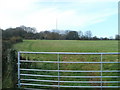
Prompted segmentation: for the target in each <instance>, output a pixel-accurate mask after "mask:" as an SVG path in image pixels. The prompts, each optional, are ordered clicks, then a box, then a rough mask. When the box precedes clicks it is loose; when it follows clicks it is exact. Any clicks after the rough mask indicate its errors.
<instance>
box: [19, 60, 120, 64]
mask: <svg viewBox="0 0 120 90" xmlns="http://www.w3.org/2000/svg"><path fill="white" fill-rule="evenodd" d="M20 62H43V63H95V64H97V63H98V64H100V63H120V62H65V61H60V62H58V61H31V60H20Z"/></svg>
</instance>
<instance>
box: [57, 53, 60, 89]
mask: <svg viewBox="0 0 120 90" xmlns="http://www.w3.org/2000/svg"><path fill="white" fill-rule="evenodd" d="M57 58H58V90H59V88H60V71H59V70H60V55H59V53H58V57H57Z"/></svg>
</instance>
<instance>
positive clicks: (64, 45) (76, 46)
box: [14, 40, 118, 88]
mask: <svg viewBox="0 0 120 90" xmlns="http://www.w3.org/2000/svg"><path fill="white" fill-rule="evenodd" d="M14 48H15V49H17V50H18V51H33V52H117V51H118V41H114V40H108V41H103V40H99V41H80V40H24V42H22V43H18V44H15V45H14ZM22 59H24V60H44V61H45V60H46V61H57V55H46V54H44V55H36V54H22ZM60 61H73V62H75V61H83V62H87V61H95V62H99V61H100V55H60ZM103 61H113V62H118V56H117V55H104V56H103ZM21 68H29V69H30V68H36V69H43V70H50V69H52V70H57V68H58V67H57V64H55V63H53V64H50V63H49V64H48V63H24V64H23V63H22V64H21ZM116 69H117V70H118V64H103V70H116ZM60 70H100V64H60ZM21 73H29V74H39V75H55V76H57V75H58V72H39V71H28V72H26V71H21ZM100 74H101V73H100V72H99V73H94V72H90V73H83V72H82V73H71V72H67V73H66V72H60V75H61V76H62V75H63V76H74V75H75V76H84V75H85V76H100ZM103 76H118V73H103ZM21 78H34V79H39V80H56V81H57V79H58V78H46V77H45V78H44V77H28V76H21ZM60 80H62V81H68V80H69V81H75V80H76V81H86V80H87V81H100V78H88V79H85V78H60ZM110 80H113V81H115V80H118V78H103V81H110ZM22 82H27V83H35V84H48V85H57V83H56V82H53V83H49V82H30V81H22ZM60 85H75V86H81V85H82V86H86V85H94V86H99V85H100V83H63V82H61V83H60ZM103 85H105V86H109V85H112V86H113V85H114V86H116V85H118V84H117V83H112V84H111V83H103ZM24 87H25V86H24ZM32 88H34V87H32Z"/></svg>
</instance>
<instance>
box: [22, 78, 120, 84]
mask: <svg viewBox="0 0 120 90" xmlns="http://www.w3.org/2000/svg"><path fill="white" fill-rule="evenodd" d="M21 80H23V81H41V82H65V83H101V81H55V80H38V79H21ZM102 83H120V81H102Z"/></svg>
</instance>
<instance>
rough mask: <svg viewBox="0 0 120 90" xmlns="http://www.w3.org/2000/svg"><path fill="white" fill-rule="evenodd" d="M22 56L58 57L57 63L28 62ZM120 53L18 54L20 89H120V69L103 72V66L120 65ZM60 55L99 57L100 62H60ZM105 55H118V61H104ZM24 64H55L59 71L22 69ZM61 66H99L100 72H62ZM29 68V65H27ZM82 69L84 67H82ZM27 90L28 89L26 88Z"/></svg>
mask: <svg viewBox="0 0 120 90" xmlns="http://www.w3.org/2000/svg"><path fill="white" fill-rule="evenodd" d="M22 54H30V55H31V54H36V55H38V54H46V55H49V54H50V55H53V54H54V55H56V56H57V57H56V58H57V59H56V61H46V60H45V61H43V60H42V61H41V60H30V59H28V60H27V59H26V60H23V58H21V57H22ZM119 54H120V53H116V52H115V53H114V52H113V53H73V52H22V51H20V52H18V88H21V87H22V86H38V87H40V88H41V87H48V88H50V87H56V88H58V89H59V88H67V87H68V88H101V89H102V88H120V86H119V83H120V81H119V78H120V76H119V73H120V70H119V68H118V69H117V70H103V64H118V65H119V64H120V62H118V55H119ZM60 55H69V57H70V55H88V56H89V55H99V61H97V62H96V61H79V62H78V61H61V60H60ZM104 55H109V56H111V55H117V59H116V60H115V61H109V62H108V61H103V56H104ZM22 63H48V64H49V63H53V64H57V70H44V69H41V68H40V69H35V68H33V69H31V68H22V67H21V64H22ZM60 64H84V65H86V64H99V65H100V70H61V68H60ZM26 66H27V64H26ZM81 68H82V67H81ZM21 71H34V72H57V75H46V74H45V75H43V74H39V75H38V74H29V73H22V72H21ZM61 72H64V73H67V72H69V73H100V75H99V76H98V75H96V76H95V75H94V76H81V75H80V76H78V75H76V76H73V75H72V76H65V75H64V76H62V75H60V73H61ZM104 72H106V73H117V74H115V75H114V76H105V75H103V73H104ZM21 76H25V78H21ZM27 76H28V77H29V76H30V78H26V77H27ZM32 77H44V78H47V77H53V78H57V80H41V79H32ZM61 78H77V79H78V80H73V81H70V80H63V79H62V80H61ZM80 78H85V79H87V78H91V79H94V78H99V79H100V80H98V81H81V80H80V81H79V79H80ZM103 78H113V79H114V78H116V79H114V80H108V81H105V80H103ZM22 81H28V83H23V82H22ZM32 81H34V82H48V83H53V82H54V83H55V85H51V84H49V85H46V84H45V85H43V84H39V83H38V84H34V83H31V82H32ZM60 83H86V84H88V83H96V84H99V85H93V86H91V85H85V86H82V85H81V86H80V85H77V86H76V85H71V84H70V85H61V84H60ZM103 83H110V84H111V83H112V84H115V86H114V85H111V86H103ZM26 89H27V88H26Z"/></svg>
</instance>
